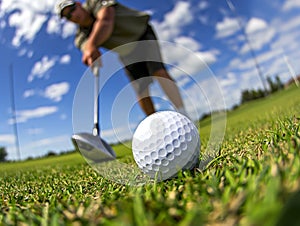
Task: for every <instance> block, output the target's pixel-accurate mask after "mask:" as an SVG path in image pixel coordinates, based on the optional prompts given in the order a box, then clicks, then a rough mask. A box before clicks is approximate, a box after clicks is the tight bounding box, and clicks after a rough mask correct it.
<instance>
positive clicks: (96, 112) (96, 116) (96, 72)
mask: <svg viewBox="0 0 300 226" xmlns="http://www.w3.org/2000/svg"><path fill="white" fill-rule="evenodd" d="M92 71H93V74H94V77H95V78H94V83H95V84H94V128H93V135H94V136H98V135H99V129H100V128H99V99H98V94H99V66H98V65H94V66H93V67H92Z"/></svg>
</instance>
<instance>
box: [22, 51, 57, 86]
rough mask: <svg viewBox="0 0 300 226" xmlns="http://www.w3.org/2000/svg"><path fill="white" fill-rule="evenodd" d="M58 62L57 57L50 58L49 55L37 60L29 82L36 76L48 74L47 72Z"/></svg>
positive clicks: (40, 76)
mask: <svg viewBox="0 0 300 226" xmlns="http://www.w3.org/2000/svg"><path fill="white" fill-rule="evenodd" d="M55 62H56V58H51V59H49V57H48V56H44V57H43V58H42V59H41V60H40V61H38V62H36V63H35V64H34V66H33V68H32V70H31V73H30V75H29V76H28V79H27V80H28V82H32V81H33V80H34V79H35V78H43V77H45V76H46V72H47V71H49V70H50V69H51V68H52V67H53V66H54V65H55Z"/></svg>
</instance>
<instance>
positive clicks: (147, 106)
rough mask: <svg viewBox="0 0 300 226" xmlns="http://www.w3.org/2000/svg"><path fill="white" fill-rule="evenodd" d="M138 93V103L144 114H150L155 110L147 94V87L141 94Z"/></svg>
mask: <svg viewBox="0 0 300 226" xmlns="http://www.w3.org/2000/svg"><path fill="white" fill-rule="evenodd" d="M137 95H138V103H139V105H140V107H141V108H142V110H143V111H144V112H145V114H146V115H151V114H153V113H154V112H155V109H154V105H153V102H152V99H151V97H150V96H149V87H147V88H146V89H145V90H144V91H143V93H142V94H137Z"/></svg>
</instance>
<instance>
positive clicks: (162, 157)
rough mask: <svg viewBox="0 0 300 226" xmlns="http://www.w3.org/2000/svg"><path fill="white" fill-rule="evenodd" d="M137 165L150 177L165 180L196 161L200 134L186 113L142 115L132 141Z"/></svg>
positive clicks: (191, 165) (167, 112) (192, 166)
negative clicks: (144, 116)
mask: <svg viewBox="0 0 300 226" xmlns="http://www.w3.org/2000/svg"><path fill="white" fill-rule="evenodd" d="M132 152H133V157H134V160H135V162H136V163H137V165H138V167H139V168H140V169H141V170H142V171H143V172H144V173H146V174H147V175H149V176H150V177H151V178H157V180H159V181H160V180H166V179H168V178H171V177H174V176H176V175H177V174H178V172H179V171H180V170H187V169H192V168H194V167H195V166H196V165H197V163H198V162H199V154H200V135H199V132H198V129H197V127H196V126H195V125H194V123H193V122H192V121H191V120H190V119H189V118H187V117H186V116H184V115H182V114H180V113H178V112H175V111H160V112H157V113H154V114H152V115H150V116H148V117H147V118H145V119H144V120H143V121H142V122H141V123H140V124H139V125H138V127H137V129H136V131H135V132H134V135H133V140H132Z"/></svg>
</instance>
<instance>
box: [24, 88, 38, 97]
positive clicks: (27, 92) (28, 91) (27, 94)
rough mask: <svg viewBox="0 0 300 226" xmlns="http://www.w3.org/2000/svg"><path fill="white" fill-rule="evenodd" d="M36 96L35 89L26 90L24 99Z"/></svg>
mask: <svg viewBox="0 0 300 226" xmlns="http://www.w3.org/2000/svg"><path fill="white" fill-rule="evenodd" d="M35 94H36V92H35V90H34V89H28V90H25V91H24V93H23V97H24V98H28V97H32V96H34V95H35Z"/></svg>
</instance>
